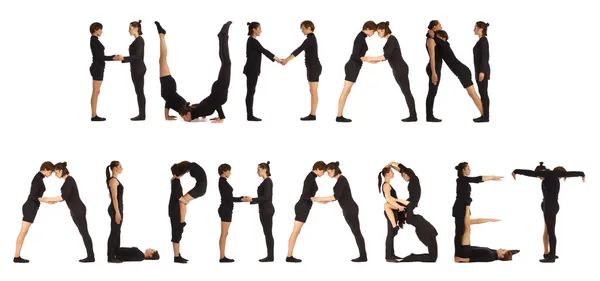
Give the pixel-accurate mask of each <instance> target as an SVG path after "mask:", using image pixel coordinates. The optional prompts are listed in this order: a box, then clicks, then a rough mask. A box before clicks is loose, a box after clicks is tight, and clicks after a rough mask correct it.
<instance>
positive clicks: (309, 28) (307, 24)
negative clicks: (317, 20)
mask: <svg viewBox="0 0 600 281" xmlns="http://www.w3.org/2000/svg"><path fill="white" fill-rule="evenodd" d="M300 30H301V31H302V34H304V35H308V34H309V33H312V32H314V31H315V24H314V23H313V22H312V21H309V20H305V21H303V22H302V23H300Z"/></svg>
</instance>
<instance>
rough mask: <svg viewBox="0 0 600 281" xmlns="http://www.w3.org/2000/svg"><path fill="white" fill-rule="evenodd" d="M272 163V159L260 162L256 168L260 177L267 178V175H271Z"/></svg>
mask: <svg viewBox="0 0 600 281" xmlns="http://www.w3.org/2000/svg"><path fill="white" fill-rule="evenodd" d="M270 164H271V161H267V162H263V163H260V164H258V167H257V168H256V173H257V174H258V176H259V177H261V178H266V177H270V176H271V166H270Z"/></svg>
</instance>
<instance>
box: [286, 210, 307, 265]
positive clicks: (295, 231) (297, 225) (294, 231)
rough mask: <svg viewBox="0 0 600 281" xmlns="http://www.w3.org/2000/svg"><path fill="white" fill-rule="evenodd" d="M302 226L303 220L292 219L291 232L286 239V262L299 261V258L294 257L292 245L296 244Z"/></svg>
mask: <svg viewBox="0 0 600 281" xmlns="http://www.w3.org/2000/svg"><path fill="white" fill-rule="evenodd" d="M302 226H304V222H301V221H297V220H295V221H294V228H293V229H292V234H291V235H290V239H289V240H288V252H287V257H286V261H287V262H301V260H300V259H296V258H294V247H295V246H296V241H297V240H298V236H299V235H300V231H302Z"/></svg>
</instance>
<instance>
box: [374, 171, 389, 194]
mask: <svg viewBox="0 0 600 281" xmlns="http://www.w3.org/2000/svg"><path fill="white" fill-rule="evenodd" d="M391 170H392V168H391V167H384V168H383V169H381V172H379V175H377V188H378V189H379V193H381V184H382V181H383V180H382V178H383V177H384V176H385V174H387V173H389V172H390V171H391Z"/></svg>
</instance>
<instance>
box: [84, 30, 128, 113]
mask: <svg viewBox="0 0 600 281" xmlns="http://www.w3.org/2000/svg"><path fill="white" fill-rule="evenodd" d="M102 28H103V27H102V24H101V23H99V22H95V23H92V24H91V25H90V33H91V34H92V37H90V49H91V50H92V65H91V66H90V74H91V75H92V80H93V81H92V82H93V84H92V99H91V102H90V103H91V105H92V121H105V120H106V118H104V117H100V116H98V114H97V113H96V108H97V107H98V96H99V95H100V87H101V86H102V80H104V67H105V63H106V61H118V60H122V59H123V57H122V56H120V55H112V56H105V55H104V45H102V43H101V42H100V38H99V37H100V36H102Z"/></svg>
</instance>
